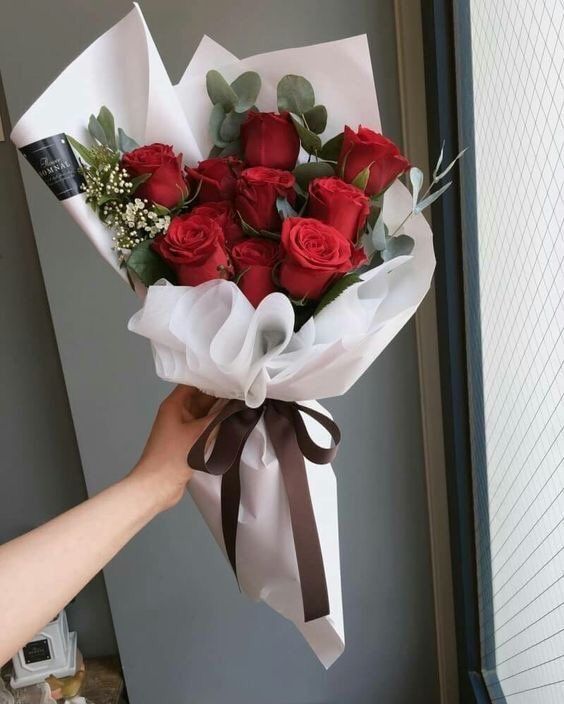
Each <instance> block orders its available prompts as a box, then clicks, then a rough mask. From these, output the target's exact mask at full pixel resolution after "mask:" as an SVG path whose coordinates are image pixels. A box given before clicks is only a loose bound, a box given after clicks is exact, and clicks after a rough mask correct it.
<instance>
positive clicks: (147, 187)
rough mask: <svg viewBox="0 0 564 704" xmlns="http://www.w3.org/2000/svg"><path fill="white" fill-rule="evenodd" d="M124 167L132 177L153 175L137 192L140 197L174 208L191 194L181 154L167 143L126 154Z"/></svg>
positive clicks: (122, 164)
mask: <svg viewBox="0 0 564 704" xmlns="http://www.w3.org/2000/svg"><path fill="white" fill-rule="evenodd" d="M121 166H122V167H123V168H124V169H126V170H127V172H128V173H129V174H130V175H131V176H132V177H135V176H142V175H143V174H151V176H150V178H149V179H148V180H147V181H145V182H144V183H142V184H141V185H140V186H139V188H138V189H137V190H136V191H135V196H136V197H138V198H147V200H149V201H151V202H153V203H157V204H158V205H162V206H164V207H165V208H174V206H175V205H178V203H180V201H182V200H183V199H184V198H186V196H187V195H188V187H187V186H186V183H185V182H184V177H183V174H182V154H175V153H174V152H173V151H172V147H170V146H169V145H168V144H159V143H155V144H149V145H148V146H146V147H139V148H138V149H134V150H133V151H131V152H126V153H125V154H124V155H123V156H122V159H121Z"/></svg>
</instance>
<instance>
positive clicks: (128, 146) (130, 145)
mask: <svg viewBox="0 0 564 704" xmlns="http://www.w3.org/2000/svg"><path fill="white" fill-rule="evenodd" d="M118 146H119V149H120V151H121V152H123V153H124V154H125V153H126V152H132V151H133V150H134V149H137V148H138V147H139V145H138V144H137V142H136V141H135V140H134V139H132V138H131V137H129V136H128V135H126V134H125V132H124V131H123V130H122V129H121V127H118Z"/></svg>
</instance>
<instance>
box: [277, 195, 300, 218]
mask: <svg viewBox="0 0 564 704" xmlns="http://www.w3.org/2000/svg"><path fill="white" fill-rule="evenodd" d="M276 210H277V211H278V214H279V215H280V218H281V219H282V220H286V218H295V217H296V216H297V212H296V211H295V210H294V208H292V206H291V205H290V203H288V199H287V198H280V197H278V198H277V199H276Z"/></svg>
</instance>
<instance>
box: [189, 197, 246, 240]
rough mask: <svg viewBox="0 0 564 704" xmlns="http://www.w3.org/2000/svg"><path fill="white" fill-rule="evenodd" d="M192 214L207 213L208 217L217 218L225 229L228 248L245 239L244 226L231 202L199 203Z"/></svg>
mask: <svg viewBox="0 0 564 704" xmlns="http://www.w3.org/2000/svg"><path fill="white" fill-rule="evenodd" d="M191 214H192V215H205V216H206V217H209V218H212V219H213V220H215V221H216V222H217V223H218V224H219V225H220V227H221V229H222V230H223V235H224V237H225V245H226V247H227V249H231V247H233V245H234V244H237V242H239V241H240V240H242V239H243V237H244V235H243V228H242V227H241V223H240V221H239V218H238V216H237V213H236V212H235V211H234V210H233V207H232V206H231V203H228V202H227V201H221V202H219V203H202V205H197V206H196V207H195V208H194V209H193V210H192V211H191Z"/></svg>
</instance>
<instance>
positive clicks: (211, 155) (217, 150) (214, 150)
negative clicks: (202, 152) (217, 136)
mask: <svg viewBox="0 0 564 704" xmlns="http://www.w3.org/2000/svg"><path fill="white" fill-rule="evenodd" d="M222 151H223V147H218V146H216V145H215V144H214V145H213V147H212V148H211V149H210V153H209V154H208V159H214V158H215V157H216V156H221V152H222Z"/></svg>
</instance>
